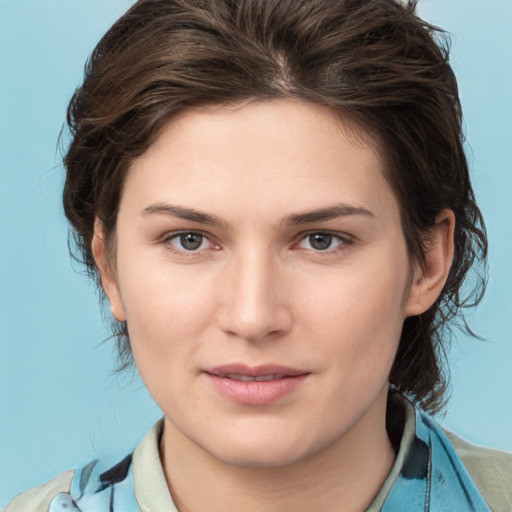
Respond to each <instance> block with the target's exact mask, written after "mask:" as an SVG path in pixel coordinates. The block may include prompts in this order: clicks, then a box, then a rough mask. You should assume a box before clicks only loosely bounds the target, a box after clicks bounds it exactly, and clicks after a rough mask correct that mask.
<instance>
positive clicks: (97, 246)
mask: <svg viewBox="0 0 512 512" xmlns="http://www.w3.org/2000/svg"><path fill="white" fill-rule="evenodd" d="M91 249H92V255H93V257H94V261H95V263H96V267H97V268H98V272H99V274H100V279H101V286H102V287H103V290H104V291H105V293H106V295H107V298H108V301H109V302H110V307H111V309H112V314H113V315H114V317H115V318H116V320H118V321H119V322H125V321H126V314H125V311H124V306H123V303H122V301H121V294H120V292H119V285H118V283H117V276H116V274H115V270H114V269H113V268H112V265H111V261H110V259H109V257H108V255H107V252H106V250H105V237H104V232H103V223H102V222H101V221H100V220H99V219H98V218H97V217H96V220H95V221H94V235H93V237H92V243H91Z"/></svg>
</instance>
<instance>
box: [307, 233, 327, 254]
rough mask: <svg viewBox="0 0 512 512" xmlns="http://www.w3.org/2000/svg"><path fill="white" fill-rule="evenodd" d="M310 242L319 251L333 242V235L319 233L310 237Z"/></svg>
mask: <svg viewBox="0 0 512 512" xmlns="http://www.w3.org/2000/svg"><path fill="white" fill-rule="evenodd" d="M309 243H310V244H311V247H313V249H316V250H317V251H325V249H328V248H329V247H330V246H331V244H332V235H329V234H326V233H317V234H315V235H311V236H310V237H309Z"/></svg>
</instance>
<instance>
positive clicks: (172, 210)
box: [141, 203, 229, 229]
mask: <svg viewBox="0 0 512 512" xmlns="http://www.w3.org/2000/svg"><path fill="white" fill-rule="evenodd" d="M141 214H142V215H143V216H147V215H154V214H160V215H168V216H171V217H178V218H179V219H184V220H190V221H191V222H197V223H199V224H208V225H210V226H216V227H221V228H225V229H227V228H228V227H229V225H228V223H227V222H226V221H225V220H224V219H222V218H221V217H217V216H216V215H210V214H208V213H204V212H200V211H199V210H194V209H193V208H183V207H182V206H174V205H170V204H165V203H156V204H152V205H151V206H148V207H146V208H144V209H143V210H142V212H141Z"/></svg>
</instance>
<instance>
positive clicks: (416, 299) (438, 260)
mask: <svg viewBox="0 0 512 512" xmlns="http://www.w3.org/2000/svg"><path fill="white" fill-rule="evenodd" d="M454 231H455V215H454V213H453V211H452V210H448V209H446V210H443V211H442V212H441V213H440V214H439V215H438V216H437V219H436V223H435V225H434V227H433V228H432V230H431V231H430V233H429V238H428V241H427V243H426V249H425V262H424V264H423V265H421V264H419V263H417V264H416V268H415V269H414V275H413V281H412V284H411V288H410V291H409V297H408V299H407V304H406V307H405V317H406V318H407V317H409V316H415V315H421V314H422V313H424V312H425V311H427V309H429V308H430V306H432V304H434V302H435V301H436V300H437V298H438V297H439V294H440V293H441V291H442V289H443V286H444V284H445V283H446V279H447V278H448V274H449V272H450V267H451V264H452V259H453V251H454V239H453V236H454Z"/></svg>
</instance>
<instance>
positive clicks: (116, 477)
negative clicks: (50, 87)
mask: <svg viewBox="0 0 512 512" xmlns="http://www.w3.org/2000/svg"><path fill="white" fill-rule="evenodd" d="M435 33H436V30H435V29H434V28H433V27H430V26H428V25H426V24H425V23H424V22H422V21H421V20H419V19H418V18H417V17H416V16H415V14H414V6H408V7H405V6H403V5H402V4H400V3H398V2H394V1H391V0H387V1H383V0H374V1H368V2H359V1H358V2H355V1H344V2H339V1H334V0H325V1H323V2H312V1H306V0H304V1H299V2H297V1H296V0H295V1H293V2H292V1H291V0H280V1H279V2H272V1H265V2H261V1H250V0H247V1H240V2H231V1H228V0H223V1H221V0H217V1H210V2H203V1H190V0H188V1H178V2H169V1H164V0H151V1H150V0H148V1H141V2H138V3H137V4H135V6H134V7H133V8H132V9H131V10H130V11H129V12H128V13H127V14H126V15H125V16H123V17H122V18H121V19H120V20H119V21H118V22H117V23H116V24H115V25H114V26H113V27H112V29H111V30H110V31H109V32H108V33H107V34H106V36H105V37H104V38H103V40H102V41H101V42H100V43H99V45H98V47H97V48H96V50H95V52H94V54H93V56H92V58H91V62H90V64H89V66H88V70H87V75H86V77H85V80H84V84H83V86H82V87H81V88H80V89H79V90H77V92H76V94H75V96H74V98H73V100H72V102H71V104H70V107H69V111H68V114H69V115H68V120H69V124H70V128H71V130H72V134H73V140H72V142H71V145H70V147H69V150H68V153H67V155H66V158H65V165H66V169H67V179H66V185H65V191H64V205H65V210H66V215H67V217H68V219H69V220H70V222H71V224H72V226H73V228H74V230H75V233H76V241H77V244H78V247H79V249H80V250H81V251H82V255H83V259H84V262H85V264H86V265H87V268H88V269H89V271H90V272H91V273H92V275H93V276H97V277H98V279H99V282H100V284H101V286H102V289H103V290H104V292H105V294H106V296H107V298H108V300H109V303H110V306H111V308H112V313H113V316H114V318H115V321H116V324H115V328H116V333H117V335H118V340H119V350H120V355H121V358H122V360H123V361H124V362H125V363H126V364H129V362H130V361H131V358H132V357H133V359H134V361H135V364H136V366H137V368H138V370H139V372H140V374H141V375H142V378H143V380H144V382H145V384H146V386H147V387H148V390H149V391H150V393H151V395H152V396H153V398H154V399H155V400H156V402H157V403H158V404H159V406H160V407H161V409H162V411H163V414H164V419H163V420H162V421H161V422H159V423H158V424H157V425H155V427H154V428H153V429H152V430H151V431H150V432H149V433H148V436H147V437H146V438H145V439H144V441H143V442H142V443H141V444H140V445H139V447H138V448H137V449H136V450H135V452H134V454H133V455H128V456H127V457H126V458H125V459H124V460H123V461H122V462H121V463H119V464H118V465H116V466H114V467H102V462H101V461H93V462H91V463H90V464H88V465H86V466H84V467H82V468H80V469H79V470H77V471H76V472H68V473H65V474H63V475H61V476H60V477H57V479H55V480H53V481H52V482H50V483H49V484H47V485H46V486H44V487H43V488H39V489H38V490H35V491H28V492H27V493H26V494H24V495H23V494H22V495H21V496H20V497H18V498H17V499H16V500H15V501H13V502H12V504H11V505H10V506H8V508H7V510H20V509H22V510H23V509H24V508H23V507H25V509H27V510H34V509H38V510H39V509H40V510H50V511H52V512H53V511H56V510H64V509H66V510H70V509H73V508H74V509H75V510H82V511H84V512H85V511H89V510H123V511H130V510H138V509H140V510H143V511H145V510H159V511H160V510H162V511H167V510H176V509H177V510H179V511H180V512H184V511H196V510H204V509H209V510H235V509H237V510H238V509H245V510H251V511H252V510H254V511H257V510H292V509H293V510H312V509H313V510H326V511H329V510H333V511H334V510H336V511H339V510H346V511H350V510H354V511H355V510H411V511H413V510H432V511H434V510H436V511H437V510H482V511H484V510H490V508H489V506H490V507H491V509H493V510H508V509H507V508H505V507H507V506H508V505H509V504H510V501H511V497H510V488H511V486H510V479H511V474H510V473H511V471H510V469H509V468H510V465H511V462H510V457H508V456H506V455H504V454H499V453H496V452H491V451H487V450H483V449H477V448H474V447H470V446H468V445H467V444H465V443H464V442H463V441H460V440H459V439H458V438H456V437H454V436H453V435H451V434H449V435H447V434H445V433H444V432H443V431H442V430H441V429H440V428H439V426H438V425H437V424H436V423H435V422H434V421H433V420H432V419H431V418H430V417H429V416H428V415H427V414H426V413H424V412H423V410H427V411H431V412H434V411H436V410H438V409H439V408H440V407H441V405H442V403H443V393H444V388H445V382H444V378H443V374H442V371H441V365H442V357H441V356H442V347H443V345H442V344H443V329H444V327H445V326H446V324H447V322H449V321H451V320H453V319H455V318H456V317H457V315H460V307H461V306H462V305H463V304H464V302H465V300H466V299H467V297H466V296H464V295H462V292H461V286H462V284H463V282H464V279H465V277H466V275H467V272H468V270H469V268H470V267H471V265H472V264H473V263H474V262H478V261H485V257H486V248H487V243H486V236H485V229H484V227H483V221H482V219H481V215H480V211H479V209H478V207H477V206H476V204H475V202H474V198H473V193H472V189H471V184H470V182H469V176H468V169H467V164H466V159H465V155H464V151H463V148H462V142H461V114H460V104H459V100H458V95H457V85H456V81H455V78H454V75H453V73H452V70H451V68H450V66H449V65H448V62H447V52H446V50H445V49H443V47H442V46H441V47H440V46H438V45H436V43H435V41H434V34H435ZM481 285H482V283H477V286H476V288H475V291H474V293H476V295H477V297H478V294H479V290H480V287H481Z"/></svg>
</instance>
